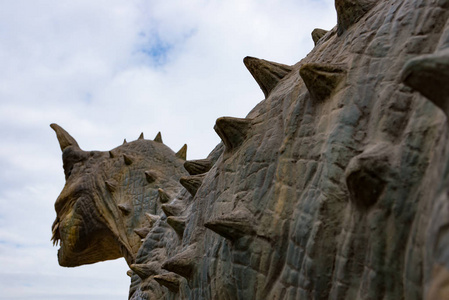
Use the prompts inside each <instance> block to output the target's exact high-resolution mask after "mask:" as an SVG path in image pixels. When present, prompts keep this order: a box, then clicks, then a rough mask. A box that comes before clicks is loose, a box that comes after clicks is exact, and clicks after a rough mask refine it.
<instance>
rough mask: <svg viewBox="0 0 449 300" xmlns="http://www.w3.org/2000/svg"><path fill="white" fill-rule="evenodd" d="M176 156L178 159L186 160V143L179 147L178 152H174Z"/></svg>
mask: <svg viewBox="0 0 449 300" xmlns="http://www.w3.org/2000/svg"><path fill="white" fill-rule="evenodd" d="M176 157H179V158H180V159H183V160H186V158H187V144H184V146H182V148H181V149H179V151H178V152H176Z"/></svg>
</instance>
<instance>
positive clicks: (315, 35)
mask: <svg viewBox="0 0 449 300" xmlns="http://www.w3.org/2000/svg"><path fill="white" fill-rule="evenodd" d="M328 32H329V31H327V30H324V29H320V28H315V29H314V30H313V31H312V40H313V42H314V43H315V46H316V45H317V44H318V41H319V40H320V39H321V38H322V37H323V36H324V35H325V34H326V33H328Z"/></svg>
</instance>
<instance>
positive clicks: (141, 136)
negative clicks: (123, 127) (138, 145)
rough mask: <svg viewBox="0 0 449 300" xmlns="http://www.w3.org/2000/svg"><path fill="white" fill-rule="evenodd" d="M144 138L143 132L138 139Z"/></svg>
mask: <svg viewBox="0 0 449 300" xmlns="http://www.w3.org/2000/svg"><path fill="white" fill-rule="evenodd" d="M143 139H144V138H143V132H142V133H141V134H140V135H139V138H138V140H143Z"/></svg>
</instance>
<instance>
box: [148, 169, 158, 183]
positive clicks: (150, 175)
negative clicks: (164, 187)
mask: <svg viewBox="0 0 449 300" xmlns="http://www.w3.org/2000/svg"><path fill="white" fill-rule="evenodd" d="M145 178H146V180H147V182H148V183H153V182H155V181H156V179H157V175H156V174H155V173H154V172H152V171H145Z"/></svg>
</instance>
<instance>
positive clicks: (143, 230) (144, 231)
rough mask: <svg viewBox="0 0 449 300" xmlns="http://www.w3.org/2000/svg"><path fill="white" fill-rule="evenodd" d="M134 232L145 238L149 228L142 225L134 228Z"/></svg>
mask: <svg viewBox="0 0 449 300" xmlns="http://www.w3.org/2000/svg"><path fill="white" fill-rule="evenodd" d="M134 232H135V233H136V234H137V235H138V236H140V237H141V238H143V239H144V238H146V236H147V234H148V233H149V232H150V228H147V227H142V228H136V229H134Z"/></svg>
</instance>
